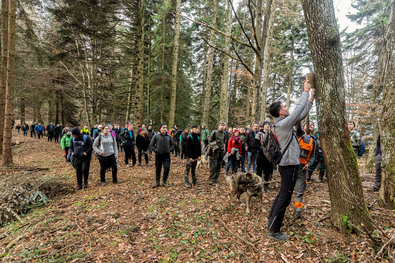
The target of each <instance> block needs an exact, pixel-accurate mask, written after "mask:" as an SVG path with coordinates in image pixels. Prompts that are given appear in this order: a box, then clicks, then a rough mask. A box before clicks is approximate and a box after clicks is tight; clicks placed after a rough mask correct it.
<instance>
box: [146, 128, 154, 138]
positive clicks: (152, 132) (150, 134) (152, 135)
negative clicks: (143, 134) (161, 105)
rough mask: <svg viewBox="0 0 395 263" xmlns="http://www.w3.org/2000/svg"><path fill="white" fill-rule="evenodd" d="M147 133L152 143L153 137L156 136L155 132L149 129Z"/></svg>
mask: <svg viewBox="0 0 395 263" xmlns="http://www.w3.org/2000/svg"><path fill="white" fill-rule="evenodd" d="M147 132H148V138H149V141H151V140H152V137H154V135H155V132H154V130H153V129H147Z"/></svg>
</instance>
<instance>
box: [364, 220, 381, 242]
mask: <svg viewBox="0 0 395 263" xmlns="http://www.w3.org/2000/svg"><path fill="white" fill-rule="evenodd" d="M361 226H362V228H363V230H364V231H365V233H366V234H368V236H369V237H370V239H371V240H372V241H373V242H374V243H378V241H377V240H376V239H374V237H373V236H372V235H371V234H370V232H369V230H368V229H367V228H366V226H365V225H364V224H361Z"/></svg>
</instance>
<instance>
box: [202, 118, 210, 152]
mask: <svg viewBox="0 0 395 263" xmlns="http://www.w3.org/2000/svg"><path fill="white" fill-rule="evenodd" d="M208 137H210V131H209V130H208V129H207V128H206V124H205V123H202V130H201V131H200V146H201V149H202V154H204V148H205V145H204V140H205V139H207V138H208Z"/></svg>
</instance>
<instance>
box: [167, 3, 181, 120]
mask: <svg viewBox="0 0 395 263" xmlns="http://www.w3.org/2000/svg"><path fill="white" fill-rule="evenodd" d="M179 14H181V0H177V1H176V21H175V25H174V48H173V66H172V69H171V77H172V79H171V94H170V114H169V115H170V116H169V127H173V125H174V118H175V115H176V100H177V72H178V51H179V46H180V25H181V16H180V15H179Z"/></svg>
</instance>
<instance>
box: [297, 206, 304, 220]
mask: <svg viewBox="0 0 395 263" xmlns="http://www.w3.org/2000/svg"><path fill="white" fill-rule="evenodd" d="M302 211H303V210H302V208H296V210H295V218H296V219H301V218H302Z"/></svg>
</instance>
